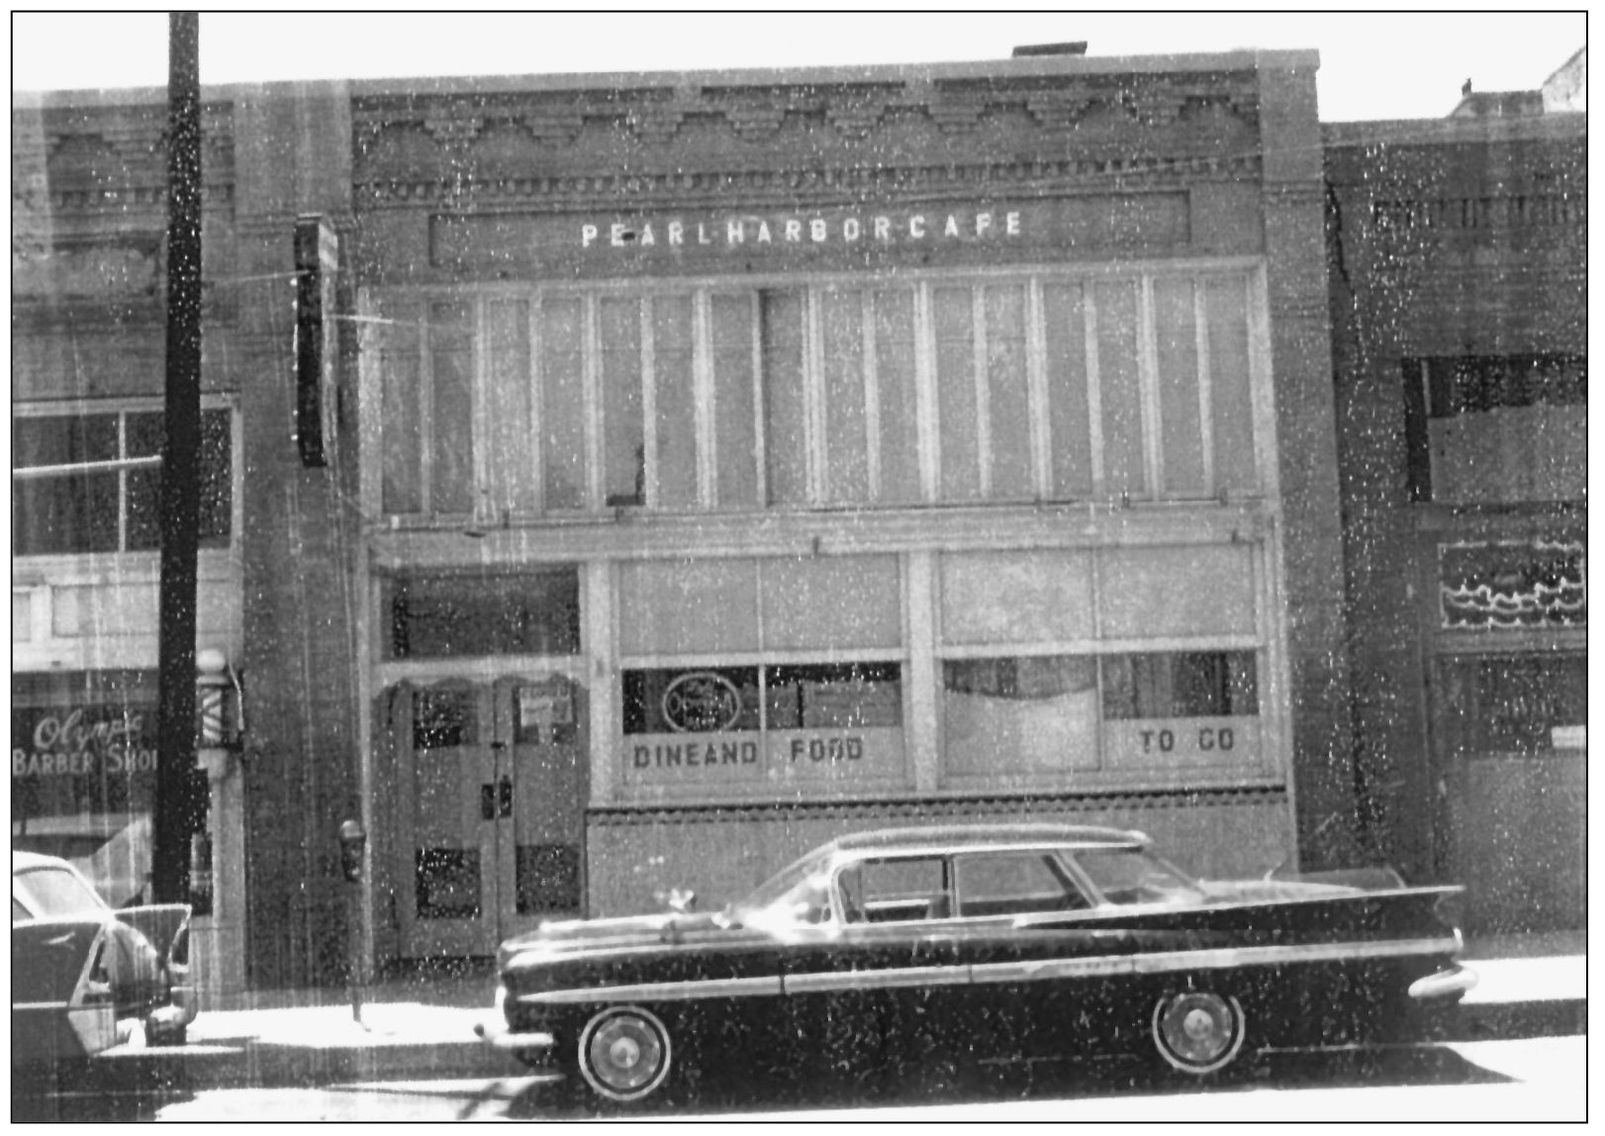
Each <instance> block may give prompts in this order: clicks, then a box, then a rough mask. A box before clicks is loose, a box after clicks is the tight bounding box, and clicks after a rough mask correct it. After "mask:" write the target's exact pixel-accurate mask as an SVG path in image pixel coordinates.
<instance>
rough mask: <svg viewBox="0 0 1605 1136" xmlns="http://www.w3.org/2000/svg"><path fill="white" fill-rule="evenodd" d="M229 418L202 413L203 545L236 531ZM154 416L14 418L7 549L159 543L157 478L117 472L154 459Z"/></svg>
mask: <svg viewBox="0 0 1605 1136" xmlns="http://www.w3.org/2000/svg"><path fill="white" fill-rule="evenodd" d="M232 435H233V415H232V413H231V412H230V411H229V410H227V409H221V408H218V409H204V410H202V412H201V438H200V454H199V478H200V517H199V533H200V543H201V547H202V548H220V547H225V546H226V545H227V544H228V541H229V537H230V534H231V531H232V527H233V502H234V466H233V436H232ZM165 441H166V426H165V419H164V417H163V414H162V411H161V410H160V409H159V408H157V409H136V410H115V411H110V410H108V411H93V412H83V413H78V412H66V413H64V412H51V413H45V414H32V413H27V414H17V413H13V417H12V419H11V447H12V449H11V465H12V470H13V473H14V476H13V477H12V480H11V551H12V554H13V555H15V556H44V555H54V554H70V553H85V552H143V551H155V550H156V549H158V548H159V547H160V546H161V492H162V471H161V467H160V465H159V464H156V465H150V464H147V465H144V466H139V465H122V466H120V465H119V464H118V463H122V462H137V461H138V460H139V459H155V458H159V457H160V456H161V452H162V447H163V445H164V444H165Z"/></svg>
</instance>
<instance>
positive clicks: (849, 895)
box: [842, 856, 950, 923]
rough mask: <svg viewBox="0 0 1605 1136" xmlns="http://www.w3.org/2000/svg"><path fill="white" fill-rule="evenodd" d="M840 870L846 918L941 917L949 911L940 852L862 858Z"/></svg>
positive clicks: (881, 920) (893, 920)
mask: <svg viewBox="0 0 1605 1136" xmlns="http://www.w3.org/2000/svg"><path fill="white" fill-rule="evenodd" d="M852 875H853V873H844V874H843V884H842V888H843V897H844V899H846V900H847V907H848V919H849V920H850V921H861V922H870V923H898V922H905V921H908V920H911V919H945V918H946V917H947V915H948V913H949V906H950V905H949V902H948V891H947V864H946V861H945V860H944V859H943V857H940V856H910V857H897V858H888V859H885V860H866V861H865V862H864V863H863V864H861V865H859V867H858V868H857V870H856V879H850V878H849V877H850V876H852Z"/></svg>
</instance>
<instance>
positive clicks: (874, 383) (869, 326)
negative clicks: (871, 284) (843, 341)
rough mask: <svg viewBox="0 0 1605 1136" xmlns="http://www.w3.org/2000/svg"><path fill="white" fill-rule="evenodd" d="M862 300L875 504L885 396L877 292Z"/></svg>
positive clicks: (866, 431)
mask: <svg viewBox="0 0 1605 1136" xmlns="http://www.w3.org/2000/svg"><path fill="white" fill-rule="evenodd" d="M859 296H860V297H861V298H862V301H863V302H862V304H861V305H860V307H859V312H860V315H859V319H860V320H861V321H862V326H863V329H864V331H863V335H862V336H860V342H861V344H862V347H863V359H864V364H863V365H864V444H865V446H866V447H867V449H866V453H865V458H866V463H867V466H868V471H867V474H868V475H867V480H868V482H869V489H868V497H869V499H870V500H871V501H879V500H880V499H881V392H880V372H879V368H878V367H877V366H876V364H875V352H876V343H875V292H874V289H872V288H865V289H863V291H861V292H860V293H859Z"/></svg>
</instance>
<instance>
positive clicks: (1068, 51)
mask: <svg viewBox="0 0 1605 1136" xmlns="http://www.w3.org/2000/svg"><path fill="white" fill-rule="evenodd" d="M1085 54H1087V41H1086V40H1081V41H1079V42H1077V43H1033V44H1027V45H1026V46H1025V47H1017V48H1015V49H1014V57H1015V58H1016V59H1020V58H1022V57H1024V56H1031V55H1085Z"/></svg>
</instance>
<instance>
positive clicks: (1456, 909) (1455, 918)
mask: <svg viewBox="0 0 1605 1136" xmlns="http://www.w3.org/2000/svg"><path fill="white" fill-rule="evenodd" d="M1432 913H1433V914H1434V915H1435V916H1437V917H1438V921H1439V922H1441V923H1442V924H1443V925H1444V926H1445V927H1448V928H1449V929H1450V930H1452V931H1454V933H1455V935H1456V936H1457V937H1458V936H1459V934H1460V924H1461V921H1462V919H1463V917H1464V915H1465V896H1464V895H1463V893H1461V892H1452V893H1451V894H1449V895H1445V896H1440V897H1439V899H1438V902H1437V903H1435V904H1433V905H1432Z"/></svg>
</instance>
